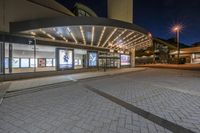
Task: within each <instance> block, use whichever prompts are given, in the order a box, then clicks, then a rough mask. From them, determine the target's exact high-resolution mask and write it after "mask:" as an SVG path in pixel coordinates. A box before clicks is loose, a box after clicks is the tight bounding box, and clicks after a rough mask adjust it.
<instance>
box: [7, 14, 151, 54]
mask: <svg viewBox="0 0 200 133" xmlns="http://www.w3.org/2000/svg"><path fill="white" fill-rule="evenodd" d="M10 32H12V33H19V32H20V33H22V34H26V35H34V36H35V37H39V38H46V39H50V40H52V41H63V42H65V43H66V44H67V43H71V44H75V45H82V46H91V47H101V48H105V49H114V50H118V51H119V50H129V49H130V48H132V47H137V46H144V45H145V46H146V45H151V42H152V41H151V37H150V36H149V32H148V31H146V30H145V29H143V28H141V27H139V26H137V25H135V24H131V23H126V22H122V21H118V20H113V19H106V18H98V17H70V16H67V17H57V18H47V19H38V20H30V21H23V22H13V23H11V24H10Z"/></svg>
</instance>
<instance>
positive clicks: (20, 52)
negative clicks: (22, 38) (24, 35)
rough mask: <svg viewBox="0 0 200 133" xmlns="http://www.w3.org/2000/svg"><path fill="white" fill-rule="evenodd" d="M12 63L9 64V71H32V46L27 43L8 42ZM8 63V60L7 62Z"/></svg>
mask: <svg viewBox="0 0 200 133" xmlns="http://www.w3.org/2000/svg"><path fill="white" fill-rule="evenodd" d="M9 46H10V51H9V52H10V54H9V55H10V56H9V59H11V60H12V63H11V64H10V65H9V66H10V69H12V70H11V71H10V72H11V73H25V72H34V68H33V67H31V63H30V62H31V59H33V58H34V46H33V45H28V44H9ZM9 63H10V62H9Z"/></svg>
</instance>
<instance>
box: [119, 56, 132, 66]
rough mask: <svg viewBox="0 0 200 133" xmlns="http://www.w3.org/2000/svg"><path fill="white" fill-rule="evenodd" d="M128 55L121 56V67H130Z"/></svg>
mask: <svg viewBox="0 0 200 133" xmlns="http://www.w3.org/2000/svg"><path fill="white" fill-rule="evenodd" d="M130 61H131V60H130V55H121V65H122V66H127V65H130Z"/></svg>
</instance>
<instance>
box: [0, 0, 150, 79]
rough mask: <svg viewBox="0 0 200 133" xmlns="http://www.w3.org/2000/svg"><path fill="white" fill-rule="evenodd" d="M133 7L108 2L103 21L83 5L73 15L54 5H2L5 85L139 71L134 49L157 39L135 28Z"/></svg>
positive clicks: (27, 0) (20, 0) (3, 1)
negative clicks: (15, 81)
mask: <svg viewBox="0 0 200 133" xmlns="http://www.w3.org/2000/svg"><path fill="white" fill-rule="evenodd" d="M131 2H132V1H129V0H125V1H121V2H120V0H113V1H112V0H108V18H100V17H98V15H97V14H96V13H95V12H94V11H93V10H92V9H91V8H89V7H88V6H87V5H84V4H82V3H75V4H74V7H73V8H72V10H69V9H67V8H66V7H64V6H63V5H61V4H60V3H58V2H56V1H54V0H43V1H41V0H16V1H13V0H0V6H1V8H0V26H1V27H0V31H1V32H0V51H1V52H0V62H1V64H0V77H2V78H1V80H12V79H17V78H22V77H23V78H27V77H35V76H44V75H53V74H65V73H69V72H76V71H90V70H95V69H101V68H120V67H134V64H135V63H134V62H135V52H134V49H135V48H140V47H144V46H146V45H151V37H150V36H149V33H148V31H146V30H145V29H143V28H142V27H139V26H137V25H135V24H132V6H131V5H132V4H131ZM120 3H121V4H120ZM117 9H118V10H119V9H120V12H119V11H118V12H119V14H115V12H116V11H117ZM122 9H123V10H122ZM102 10H103V8H102ZM19 73H20V76H19ZM22 75H23V76H22Z"/></svg>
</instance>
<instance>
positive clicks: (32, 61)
mask: <svg viewBox="0 0 200 133" xmlns="http://www.w3.org/2000/svg"><path fill="white" fill-rule="evenodd" d="M35 64H36V65H35ZM30 65H31V67H32V68H33V67H37V59H35V61H34V59H31V61H30Z"/></svg>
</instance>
